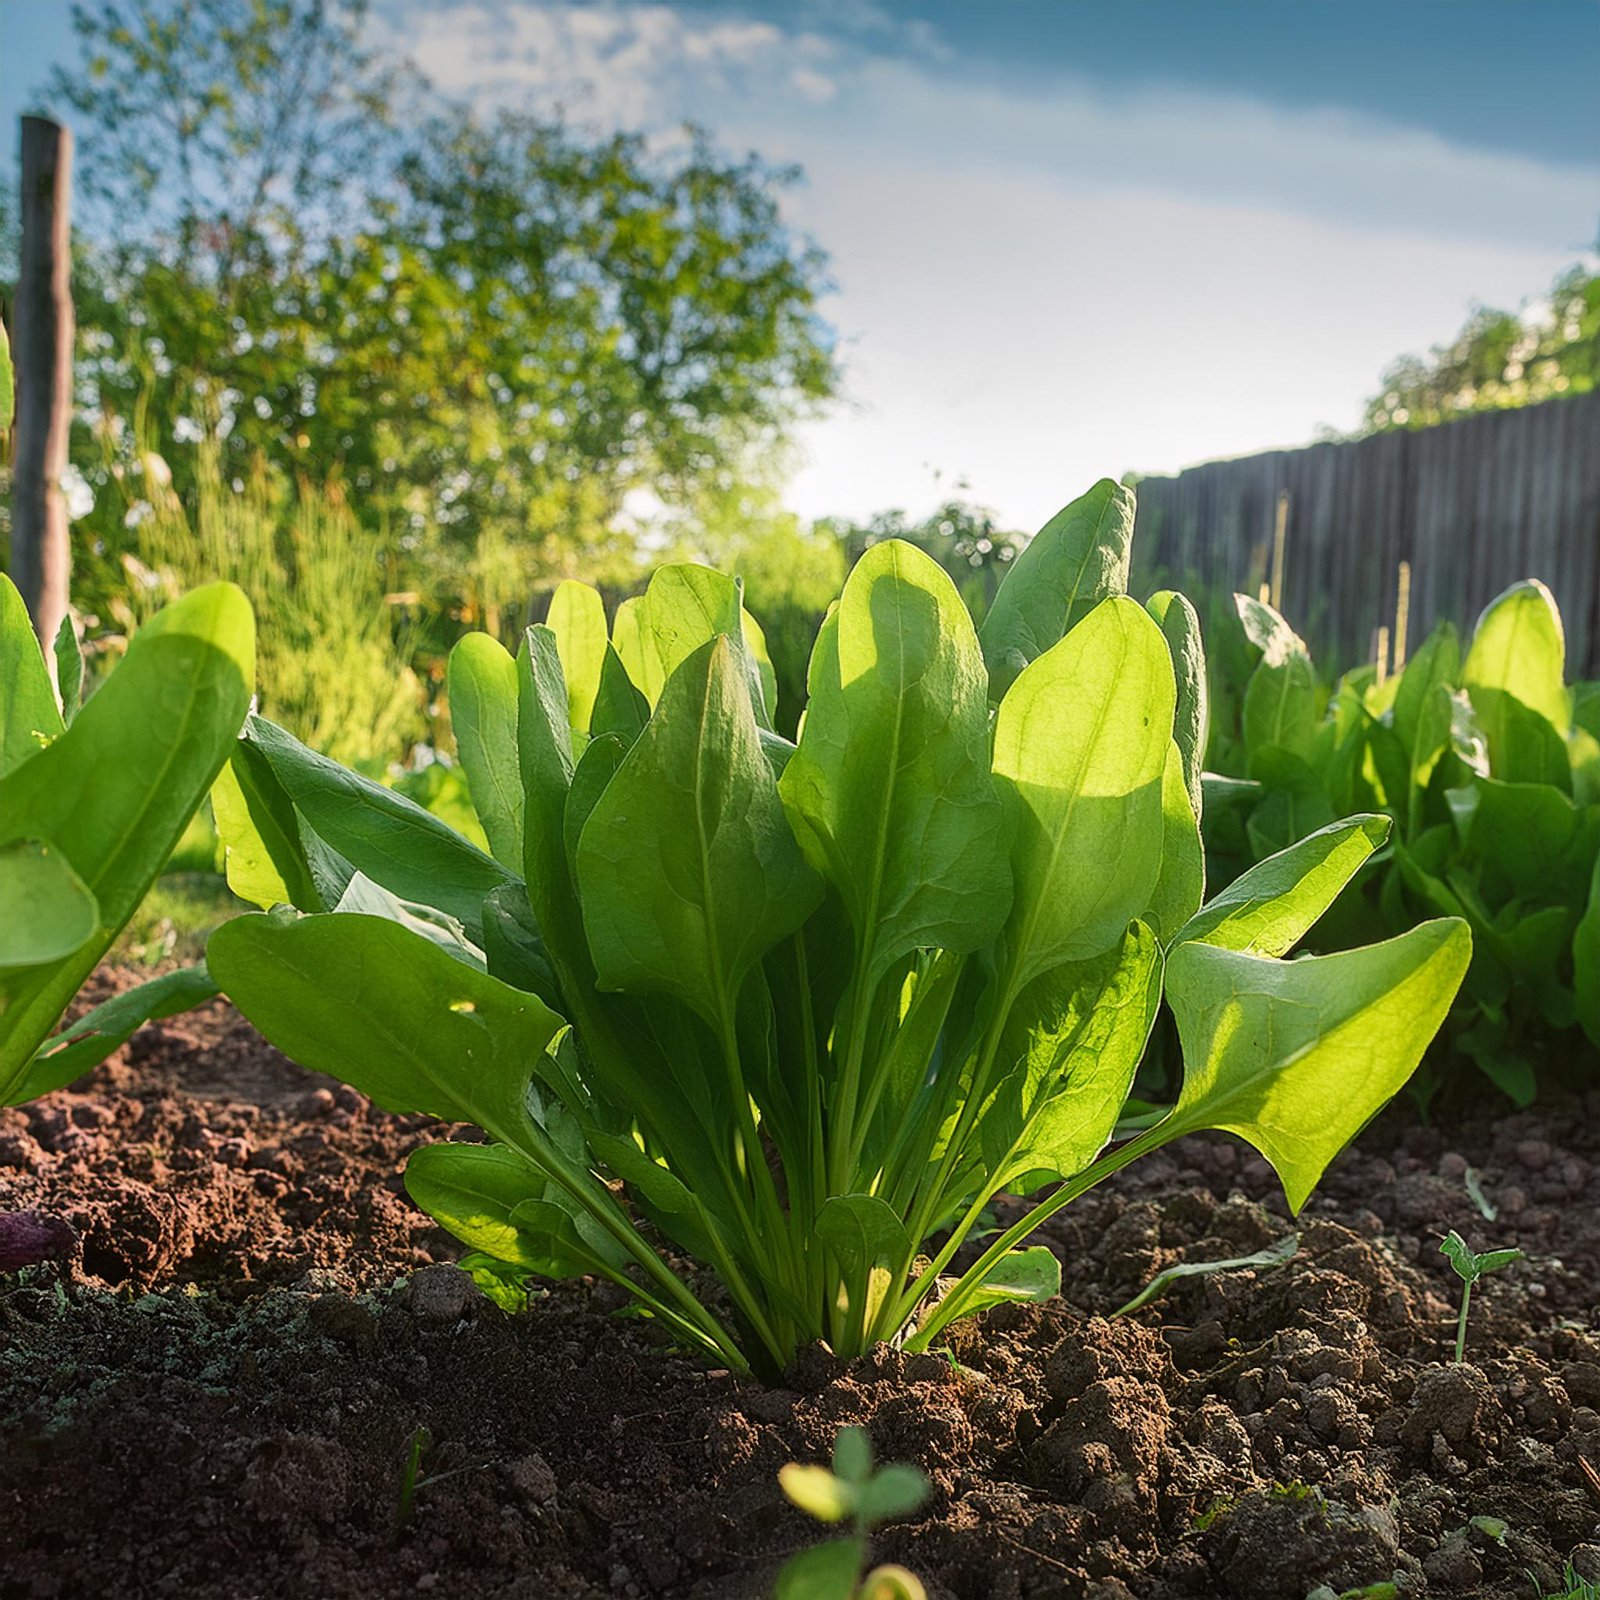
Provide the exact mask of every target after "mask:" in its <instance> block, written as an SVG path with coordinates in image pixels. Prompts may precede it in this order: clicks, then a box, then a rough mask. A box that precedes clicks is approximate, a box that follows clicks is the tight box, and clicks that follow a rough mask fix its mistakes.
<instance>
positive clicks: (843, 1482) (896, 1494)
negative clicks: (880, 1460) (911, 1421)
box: [775, 1428, 928, 1600]
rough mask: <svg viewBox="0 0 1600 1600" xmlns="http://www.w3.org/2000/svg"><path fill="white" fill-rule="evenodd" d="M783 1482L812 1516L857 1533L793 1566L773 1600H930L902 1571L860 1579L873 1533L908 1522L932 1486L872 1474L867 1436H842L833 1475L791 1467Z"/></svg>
mask: <svg viewBox="0 0 1600 1600" xmlns="http://www.w3.org/2000/svg"><path fill="white" fill-rule="evenodd" d="M778 1482H779V1483H780V1484H781V1485H782V1487H783V1492H784V1493H785V1494H786V1495H787V1496H788V1497H789V1499H790V1500H791V1501H793V1503H794V1504H795V1505H797V1506H799V1508H800V1509H801V1510H802V1511H804V1512H805V1513H806V1515H807V1516H811V1517H815V1518H816V1519H817V1521H819V1522H849V1523H851V1524H852V1526H853V1532H852V1533H851V1534H850V1535H849V1537H848V1538H844V1539H830V1540H829V1541H828V1542H827V1543H826V1544H819V1545H815V1546H813V1547H812V1548H811V1549H810V1550H802V1551H801V1552H800V1554H799V1555H797V1556H795V1557H793V1558H792V1559H791V1560H790V1561H788V1562H787V1563H786V1564H785V1566H784V1568H783V1571H782V1572H780V1573H779V1574H778V1587H777V1590H776V1596H775V1600H927V1590H926V1589H924V1588H923V1587H922V1584H921V1582H920V1581H919V1580H918V1579H917V1578H916V1577H915V1576H914V1575H913V1574H912V1573H910V1572H908V1571H907V1570H906V1569H905V1568H904V1567H897V1566H882V1567H874V1568H873V1570H872V1571H871V1572H869V1573H868V1574H867V1575H866V1577H865V1578H863V1577H862V1576H861V1569H862V1568H863V1567H864V1566H865V1565H866V1562H867V1537H868V1535H869V1534H870V1533H871V1531H872V1529H873V1528H874V1527H875V1526H876V1525H877V1524H878V1523H880V1522H887V1521H889V1520H891V1519H892V1518H894V1517H904V1516H907V1515H909V1514H910V1513H911V1512H913V1511H915V1510H916V1509H917V1507H918V1506H920V1505H921V1504H922V1502H923V1501H924V1500H925V1499H927V1497H928V1480H927V1479H926V1478H925V1477H924V1476H923V1475H922V1473H920V1472H919V1471H918V1470H917V1469H916V1468H915V1467H906V1466H887V1467H879V1468H877V1469H876V1470H875V1469H874V1468H873V1465H872V1442H871V1440H870V1439H868V1437H867V1434H866V1431H865V1429H862V1428H844V1429H841V1430H840V1433H839V1437H838V1438H837V1439H836V1440H835V1441H834V1445H833V1467H832V1469H831V1470H830V1469H829V1468H827V1467H817V1466H804V1465H802V1464H801V1463H800V1462H798V1461H791V1462H790V1463H789V1465H788V1466H786V1467H784V1468H783V1469H782V1471H780V1472H779V1474H778Z"/></svg>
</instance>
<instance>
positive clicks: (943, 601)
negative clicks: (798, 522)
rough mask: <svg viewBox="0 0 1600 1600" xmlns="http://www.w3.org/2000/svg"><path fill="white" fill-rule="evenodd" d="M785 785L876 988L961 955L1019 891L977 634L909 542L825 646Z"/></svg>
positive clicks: (849, 590) (873, 561)
mask: <svg viewBox="0 0 1600 1600" xmlns="http://www.w3.org/2000/svg"><path fill="white" fill-rule="evenodd" d="M809 690H810V701H809V704H808V707H807V710H806V717H805V724H804V727H803V728H802V730H801V735H800V745H799V748H798V750H797V751H796V752H795V754H794V756H793V757H792V758H791V760H790V761H789V764H788V766H787V767H786V768H785V769H784V773H783V778H782V780H781V783H780V785H779V787H780V791H781V793H782V795H783V803H784V806H785V808H786V810H787V811H788V814H789V817H790V819H791V821H792V822H793V824H794V829H795V833H796V836H797V837H798V838H799V841H800V844H801V847H802V849H804V851H805V853H806V856H807V858H808V859H809V860H810V861H811V863H812V865H813V866H815V867H816V868H817V869H818V871H820V872H821V873H823V874H824V876H826V877H827V878H828V879H829V881H830V882H832V883H833V884H834V886H835V887H836V888H837V889H838V890H839V893H840V895H841V896H842V897H843V900H844V904H845V908H846V910H847V911H848V913H849V916H850V921H851V923H852V925H853V927H854V929H855V934H856V943H857V952H858V962H857V981H858V984H859V985H860V986H861V990H862V992H868V991H870V990H871V988H872V987H873V986H874V985H875V984H876V983H877V982H878V980H879V979H880V978H881V977H882V975H883V973H884V972H885V971H887V970H888V968H889V967H890V966H892V965H893V964H894V962H896V961H897V960H899V959H900V958H901V957H902V956H904V955H906V954H907V953H909V952H910V951H912V950H915V949H919V948H922V947H927V946H937V947H939V948H942V949H945V950H950V951H953V952H955V953H957V954H962V953H965V952H967V951H971V950H975V949H978V948H979V947H981V946H982V945H984V944H986V943H987V942H988V941H989V940H990V939H992V938H993V937H994V935H995V932H996V930H997V929H998V928H999V926H1000V923H1001V922H1002V920H1003V919H1004V917H1005V913H1006V908H1007V906H1008V904H1009V901H1010V893H1009V883H1008V873H1007V869H1006V860H1005V846H1004V840H1003V837H1002V826H1003V816H1002V812H1001V808H1000V801H999V798H998V796H997V795H996V792H995V786H994V782H993V780H992V778H991V777H990V774H989V733H988V702H987V697H986V693H985V688H984V671H983V660H982V657H981V655H980V654H979V651H978V641H977V636H976V635H975V634H974V632H973V629H972V621H971V618H970V616H969V615H968V612H967V609H966V607H965V606H964V605H963V604H962V601H961V597H960V596H959V595H958V594H957V593H956V589H955V585H954V584H953V583H951V581H950V579H949V577H948V576H947V574H946V573H945V572H944V570H943V569H942V568H941V567H940V566H939V565H938V564H937V563H936V562H935V561H933V560H932V559H931V558H930V557H928V556H926V555H924V554H923V553H922V552H921V551H920V550H917V549H916V548H915V547H914V546H912V545H909V544H906V543H905V542H903V541H902V540H898V539H890V540H886V541H884V542H883V543H881V544H877V545H874V546H873V547H872V548H871V549H870V550H868V551H867V553H866V554H865V555H864V556H863V557H862V558H861V560H860V561H859V562H858V563H857V564H856V567H855V570H854V571H853V572H852V573H851V574H850V578H849V581H848V582H847V583H846V584H845V587H844V593H843V595H842V596H841V598H840V601H839V604H838V607H837V609H836V610H835V611H834V613H833V614H832V615H831V616H830V617H829V619H828V620H827V621H826V622H825V623H824V624H823V627H822V631H821V633H820V634H819V636H818V639H817V644H816V648H815V650H814V651H813V653H812V657H811V670H810V681H809Z"/></svg>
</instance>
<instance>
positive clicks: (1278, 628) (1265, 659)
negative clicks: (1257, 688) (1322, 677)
mask: <svg viewBox="0 0 1600 1600" xmlns="http://www.w3.org/2000/svg"><path fill="white" fill-rule="evenodd" d="M1233 608H1234V610H1235V611H1237V612H1238V614H1239V624H1240V626H1241V627H1242V628H1243V629H1244V636H1245V638H1247V639H1248V640H1249V641H1250V643H1251V644H1253V645H1254V646H1255V647H1256V649H1257V650H1259V651H1260V652H1261V661H1262V664H1263V665H1265V666H1269V667H1278V666H1282V665H1283V664H1284V662H1286V661H1288V660H1289V658H1290V657H1291V656H1304V657H1306V659H1307V660H1308V661H1309V660H1310V658H1311V652H1310V651H1309V650H1308V649H1307V648H1306V642H1305V640H1304V639H1302V638H1301V637H1300V635H1299V634H1298V633H1296V632H1295V631H1294V629H1293V628H1291V627H1290V626H1289V624H1288V623H1287V622H1285V621H1284V619H1283V618H1282V617H1281V616H1280V615H1279V614H1278V612H1277V611H1276V610H1274V609H1273V607H1271V606H1269V605H1268V604H1267V602H1266V601H1265V600H1256V599H1253V598H1252V597H1251V596H1250V595H1247V594H1236V595H1235V596H1234V597H1233Z"/></svg>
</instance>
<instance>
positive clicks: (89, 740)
mask: <svg viewBox="0 0 1600 1600" xmlns="http://www.w3.org/2000/svg"><path fill="white" fill-rule="evenodd" d="M69 640H71V636H70V634H64V636H63V641H62V643H61V645H59V646H58V650H57V656H58V660H59V661H60V663H61V681H62V683H63V685H64V686H65V687H66V690H67V693H66V702H65V708H64V710H65V715H64V714H63V706H62V705H61V704H59V703H58V702H57V700H56V693H55V690H54V688H53V687H52V685H51V681H50V675H49V672H48V670H47V668H46V666H45V662H44V657H43V654H42V653H41V651H40V649H39V645H38V642H37V641H36V639H35V638H34V635H33V629H32V626H31V624H30V623H29V620H28V614H27V611H26V609H25V608H24V606H23V603H22V598H21V596H20V595H19V594H18V593H17V590H16V588H15V586H14V585H13V584H12V583H11V581H10V580H9V579H8V578H5V577H3V576H0V1105H16V1104H20V1103H21V1102H22V1101H24V1100H28V1099H32V1098H33V1097H34V1096H36V1095H40V1094H43V1093H45V1092H46V1091H47V1090H50V1089H53V1088H57V1087H59V1086H60V1085H61V1084H64V1083H68V1082H70V1081H71V1080H72V1079H73V1078H75V1077H77V1076H78V1075H79V1074H80V1073H82V1072H85V1071H87V1070H88V1069H89V1068H90V1067H92V1066H93V1065H94V1064H95V1063H96V1062H97V1061H100V1060H102V1059H104V1057H105V1056H107V1055H109V1054H110V1052H111V1051H112V1050H114V1049H115V1048H116V1047H117V1045H119V1044H120V1043H121V1042H122V1041H123V1040H124V1039H126V1038H127V1037H128V1036H129V1034H131V1033H132V1032H133V1030H134V1029H135V1028H137V1027H138V1026H139V1024H140V1023H142V1022H144V1021H147V1020H148V1019H149V1018H151V1017H152V1016H164V1015H170V1014H171V1013H172V1012H174V1011H180V1010H184V1009H186V1008H187V1007H189V1006H191V1005H193V1004H195V1003H196V1002H197V1001H198V1000H200V999H203V998H205V997H206V996H208V995H212V994H215V993H216V989H215V987H214V986H213V985H212V983H211V981H210V978H209V976H208V975H207V973H206V971H205V969H204V968H203V967H201V968H194V969H191V970H188V971H182V972H175V973H169V974H167V975H165V976H163V977H160V978H156V979H154V980H153V981H151V982H150V983H146V984H143V985H141V986H140V987H138V988H136V989H132V990H129V991H128V992H126V993H124V994H122V995H119V996H117V997H116V998H115V999H114V1000H111V1001H108V1002H107V1003H106V1004H105V1005H103V1006H99V1007H96V1008H95V1009H94V1010H93V1011H91V1012H90V1013H89V1014H88V1015H87V1016H85V1017H83V1018H81V1019H80V1020H79V1021H78V1022H77V1023H75V1024H74V1025H73V1026H72V1027H71V1028H69V1029H68V1030H66V1032H64V1033H62V1034H60V1035H58V1036H57V1037H56V1038H54V1039H50V1040H49V1041H48V1042H46V1039H47V1036H48V1035H49V1033H50V1030H51V1029H52V1028H54V1027H55V1025H56V1024H57V1022H59V1020H60V1018H61V1014H62V1012H63V1011H65V1009H66V1008H67V1006H68V1004H69V1003H70V1002H71V1001H72V999H73V997H74V996H75V995H76V994H77V992H78V989H79V986H80V985H81V984H82V983H83V981H84V979H85V978H87V977H88V975H89V974H90V973H91V972H92V971H93V970H94V968H95V966H96V964H97V963H98V962H99V960H100V958H101V957H102V956H103V955H104V954H105V952H106V950H107V949H108V948H109V946H110V944H111V942H112V940H114V939H115V938H116V936H117V934H118V932H120V930H121V929H122V927H123V925H124V924H125V923H126V922H127V920H128V918H129V917H131V916H132V915H133V913H134V911H135V910H136V909H137V908H138V905H139V902H140V901H141V900H142V899H143V898H144V895H145V891H146V890H147V889H149V887H150V885H151V883H152V882H153V881H154V879H155V877H156V874H157V873H158V872H160V870H161V868H162V866H163V865H164V864H165V863H166V860H167V858H168V856H170V855H171V854H172V850H173V847H174V846H175V845H176V844H177V842H178V840H179V838H180V837H181V836H182V833H183V830H184V827H185V826H186V825H187V823H188V821H189V819H190V817H192V816H193V814H194V812H195V809H196V808H197V807H198V806H199V805H200V803H201V801H203V800H204V799H205V797H206V792H207V790H208V789H210V787H211V784H212V782H213V781H214V780H215V778H216V777H217V774H218V772H219V771H220V770H221V769H222V767H223V766H224V764H225V763H226V762H227V760H228V757H229V753H230V751H231V750H232V748H233V746H234V745H235V743H236V742H237V737H238V733H239V728H240V726H241V724H242V723H243V721H244V717H245V713H246V711H247V709H248V707H249V703H250V695H251V692H252V690H253V688H254V685H255V623H254V620H253V619H252V617H251V614H250V607H249V604H248V603H247V602H246V600H245V598H244V596H243V595H242V594H241V593H240V592H239V591H238V590H237V589H235V588H234V587H233V586H232V585H231V584H212V585H210V586H208V587H206V588H203V589H197V590H195V591H194V593H192V594H190V595H187V596H185V598H183V599H182V600H179V601H177V602H176V603H175V604H173V605H170V606H168V607H167V608H166V609H165V610H163V611H161V612H160V613H159V614H158V615H157V616H156V617H155V618H153V619H152V620H151V621H150V622H148V623H146V624H145V626H144V627H142V628H141V629H140V630H139V631H138V632H137V633H136V634H135V635H134V637H133V639H132V641H131V642H130V644H129V646H128V652H127V655H126V656H124V658H123V659H122V661H121V662H120V663H119V665H118V666H117V667H116V668H115V669H114V670H113V671H112V672H111V674H110V676H109V677H108V678H107V679H106V681H105V683H104V684H103V685H102V686H101V688H100V689H99V690H98V692H96V693H95V694H94V695H93V696H91V697H90V699H89V700H88V701H87V702H85V703H84V704H83V705H82V707H81V709H80V708H79V704H78V698H79V694H80V692H81V682H82V671H81V663H80V662H79V659H78V654H77V649H76V642H75V640H71V642H70V643H69V642H68V641H69ZM69 719H70V721H69Z"/></svg>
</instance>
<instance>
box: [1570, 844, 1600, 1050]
mask: <svg viewBox="0 0 1600 1600" xmlns="http://www.w3.org/2000/svg"><path fill="white" fill-rule="evenodd" d="M1572 969H1573V972H1574V973H1575V974H1576V988H1577V999H1578V1020H1579V1022H1581V1023H1582V1024H1583V1031H1584V1032H1585V1033H1586V1034H1588V1035H1589V1038H1590V1040H1591V1041H1592V1042H1593V1043H1594V1044H1595V1045H1600V856H1597V857H1596V858H1595V864H1594V872H1593V874H1592V876H1591V877H1590V879H1589V906H1588V909H1587V910H1586V911H1585V912H1584V914H1583V920H1582V921H1581V922H1580V923H1579V924H1578V931H1577V932H1576V933H1575V934H1574V935H1573V936H1572Z"/></svg>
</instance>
